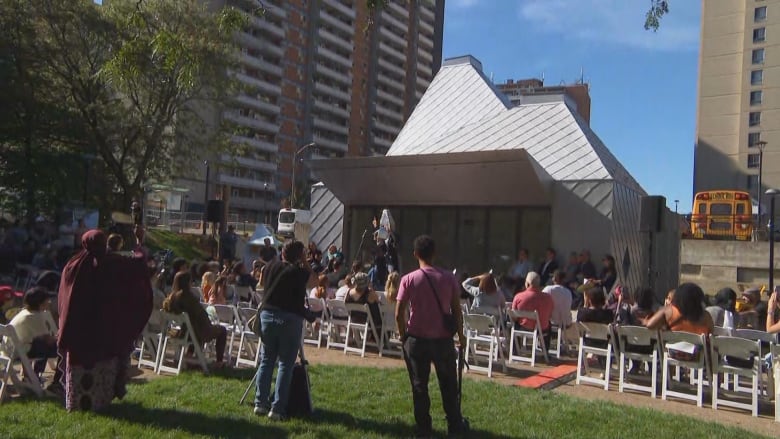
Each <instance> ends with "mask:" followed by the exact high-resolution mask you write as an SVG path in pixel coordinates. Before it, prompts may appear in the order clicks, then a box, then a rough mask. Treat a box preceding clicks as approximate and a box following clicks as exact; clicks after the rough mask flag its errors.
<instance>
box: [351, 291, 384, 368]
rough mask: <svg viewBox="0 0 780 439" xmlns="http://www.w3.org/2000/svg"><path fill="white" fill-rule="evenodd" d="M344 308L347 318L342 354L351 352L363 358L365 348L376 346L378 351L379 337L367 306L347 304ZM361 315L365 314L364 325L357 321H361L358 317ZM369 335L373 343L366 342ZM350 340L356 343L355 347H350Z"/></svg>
mask: <svg viewBox="0 0 780 439" xmlns="http://www.w3.org/2000/svg"><path fill="white" fill-rule="evenodd" d="M345 306H346V308H347V313H348V318H347V337H346V339H345V340H344V354H346V353H347V352H353V353H358V354H360V356H361V357H365V356H366V346H376V347H377V349H379V345H378V344H377V343H378V342H377V340H379V335H378V333H377V330H376V326H377V325H376V324H375V322H374V318H373V316H372V315H371V310H370V309H369V307H368V304H358V303H347V304H345ZM363 313H364V314H366V320H365V322H364V323H360V322H359V321H360V320H363V319H362V318H359V317H358V316H359V315H361V314H363ZM369 334H371V335H373V337H374V341H373V342H369V341H368V338H369V337H368V336H369ZM350 339H351V340H352V341H354V342H355V343H356V346H352V345H350V342H349V341H350Z"/></svg>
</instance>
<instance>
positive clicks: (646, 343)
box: [614, 326, 658, 398]
mask: <svg viewBox="0 0 780 439" xmlns="http://www.w3.org/2000/svg"><path fill="white" fill-rule="evenodd" d="M614 332H615V338H616V339H617V346H618V353H619V357H618V364H619V366H620V381H619V385H618V386H619V387H618V391H619V392H620V393H623V390H624V389H629V390H637V391H640V392H648V393H650V397H651V398H655V394H656V390H657V388H658V332H657V331H654V330H651V329H647V328H645V327H644V326H615V327H614ZM629 362H631V363H633V365H632V366H633V367H632V369H634V368H638V367H642V366H644V365H647V366H649V370H648V371H647V372H648V373H649V374H650V386H643V385H641V384H636V383H629V382H627V378H628V376H627V374H628V372H629V369H628V363H629Z"/></svg>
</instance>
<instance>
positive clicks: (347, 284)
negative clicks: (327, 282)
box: [336, 276, 352, 300]
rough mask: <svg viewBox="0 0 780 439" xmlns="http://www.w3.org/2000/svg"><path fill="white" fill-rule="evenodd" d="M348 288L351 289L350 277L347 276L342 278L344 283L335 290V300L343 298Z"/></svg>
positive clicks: (347, 292)
mask: <svg viewBox="0 0 780 439" xmlns="http://www.w3.org/2000/svg"><path fill="white" fill-rule="evenodd" d="M350 289H352V277H351V276H347V278H346V279H344V285H342V286H340V287H339V289H338V290H336V300H345V299H346V298H347V294H349V290H350Z"/></svg>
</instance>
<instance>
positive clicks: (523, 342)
mask: <svg viewBox="0 0 780 439" xmlns="http://www.w3.org/2000/svg"><path fill="white" fill-rule="evenodd" d="M508 312H509V318H510V323H509V324H510V325H512V330H511V332H510V336H509V357H508V360H509V362H510V363H512V362H513V361H520V362H525V363H529V364H530V365H531V367H534V365H536V351H537V350H540V351H541V352H542V355H543V356H544V361H545V362H546V363H548V364H549V363H550V360H549V359H548V358H547V347H546V346H545V343H544V336H543V334H542V329H541V327H540V326H539V314H537V312H536V311H520V310H516V309H510V310H509V311H508ZM517 319H526V320H529V321H533V324H534V329H533V330H528V329H519V328H517V325H516V324H515V322H516V321H517ZM529 341H530V343H529ZM529 344H530V349H529V348H528V345H529ZM524 348H526V350H529V352H528V355H527V356H525V355H522V353H523V351H524Z"/></svg>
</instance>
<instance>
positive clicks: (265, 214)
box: [263, 183, 271, 224]
mask: <svg viewBox="0 0 780 439" xmlns="http://www.w3.org/2000/svg"><path fill="white" fill-rule="evenodd" d="M269 217H270V214H269V212H268V183H263V222H264V223H265V224H268V223H270V222H271V221H270V220H269Z"/></svg>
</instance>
